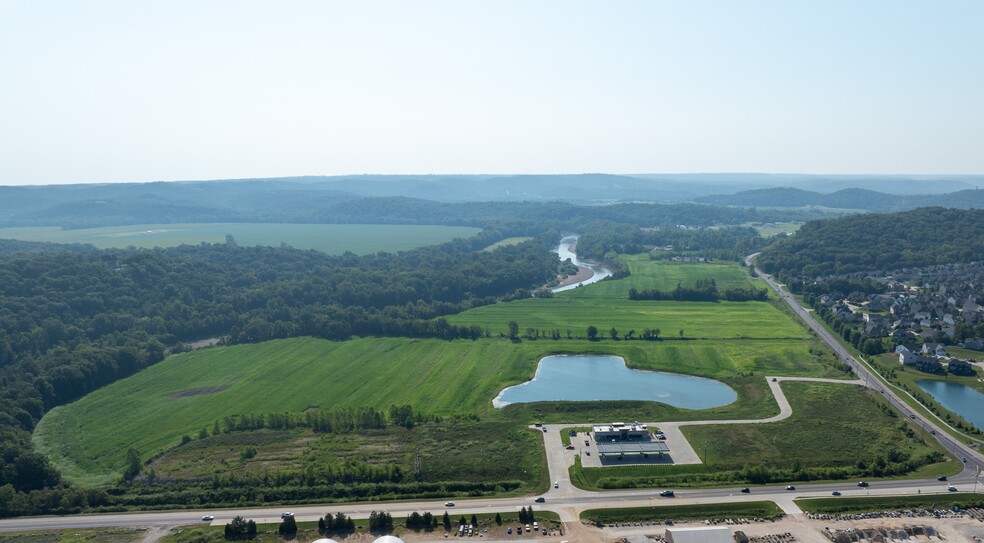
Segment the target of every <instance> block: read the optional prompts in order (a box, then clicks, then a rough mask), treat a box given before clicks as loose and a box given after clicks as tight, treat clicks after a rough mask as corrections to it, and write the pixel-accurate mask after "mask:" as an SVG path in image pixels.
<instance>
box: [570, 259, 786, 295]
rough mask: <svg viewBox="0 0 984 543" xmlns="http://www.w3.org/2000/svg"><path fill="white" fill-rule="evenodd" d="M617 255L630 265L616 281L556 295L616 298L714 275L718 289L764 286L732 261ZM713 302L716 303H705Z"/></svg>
mask: <svg viewBox="0 0 984 543" xmlns="http://www.w3.org/2000/svg"><path fill="white" fill-rule="evenodd" d="M619 258H621V259H622V261H624V262H625V263H626V264H627V265H628V267H629V276H628V277H626V278H624V279H620V280H618V281H602V282H600V283H596V284H594V285H591V287H592V288H590V289H588V288H576V289H572V290H569V291H566V292H563V293H560V294H558V296H565V297H572V298H619V299H628V297H629V289H630V288H634V289H636V290H652V289H657V290H673V289H674V288H676V286H677V284H682V285H683V286H685V287H688V286H689V287H692V286H694V284H695V283H696V282H697V281H698V280H700V279H713V280H714V281H715V282H716V283H717V288H718V291H719V292H724V291H725V290H727V289H729V288H748V287H755V288H758V289H767V288H768V287H767V285H766V284H765V282H764V281H762V280H760V279H755V278H753V277H751V276H749V275H748V270H747V268H743V267H741V266H739V265H738V264H735V263H713V264H709V263H704V264H690V263H682V262H667V261H661V260H651V259H650V258H649V255H646V254H643V255H620V256H619ZM708 305H715V304H708Z"/></svg>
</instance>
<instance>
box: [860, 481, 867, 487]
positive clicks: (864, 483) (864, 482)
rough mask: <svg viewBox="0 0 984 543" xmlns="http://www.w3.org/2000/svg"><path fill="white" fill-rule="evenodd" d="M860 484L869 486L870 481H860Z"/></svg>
mask: <svg viewBox="0 0 984 543" xmlns="http://www.w3.org/2000/svg"><path fill="white" fill-rule="evenodd" d="M858 486H868V481H858Z"/></svg>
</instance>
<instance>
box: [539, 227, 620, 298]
mask: <svg viewBox="0 0 984 543" xmlns="http://www.w3.org/2000/svg"><path fill="white" fill-rule="evenodd" d="M575 243H577V236H567V237H565V238H564V239H562V240H560V245H558V246H557V255H558V256H560V259H561V260H567V259H568V258H569V259H571V262H573V263H574V265H575V266H577V267H578V268H583V269H586V270H588V271H590V272H591V277H589V278H587V279H585V280H583V281H578V282H577V283H573V284H571V285H564V286H562V287H556V288H552V289H550V292H563V291H565V290H571V289H574V288H577V287H579V286H581V285H590V284H591V283H597V282H598V281H601V280H602V279H605V278H608V277H611V276H612V272H611V270H609V269H608V268H606V267H604V266H602V265H600V264H593V263H591V262H585V261H583V260H579V259H578V258H577V255H576V254H575V253H574V252H573V251H571V246H573V245H574V244H575Z"/></svg>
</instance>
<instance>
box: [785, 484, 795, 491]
mask: <svg viewBox="0 0 984 543" xmlns="http://www.w3.org/2000/svg"><path fill="white" fill-rule="evenodd" d="M786 490H796V487H795V486H793V485H788V486H786Z"/></svg>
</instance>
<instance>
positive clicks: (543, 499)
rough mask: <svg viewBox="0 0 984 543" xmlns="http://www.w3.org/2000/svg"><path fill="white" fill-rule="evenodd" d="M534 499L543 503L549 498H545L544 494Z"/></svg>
mask: <svg viewBox="0 0 984 543" xmlns="http://www.w3.org/2000/svg"><path fill="white" fill-rule="evenodd" d="M533 501H535V502H536V503H543V502H545V501H547V499H546V498H544V497H543V496H540V497H539V498H537V499H535V500H533Z"/></svg>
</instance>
